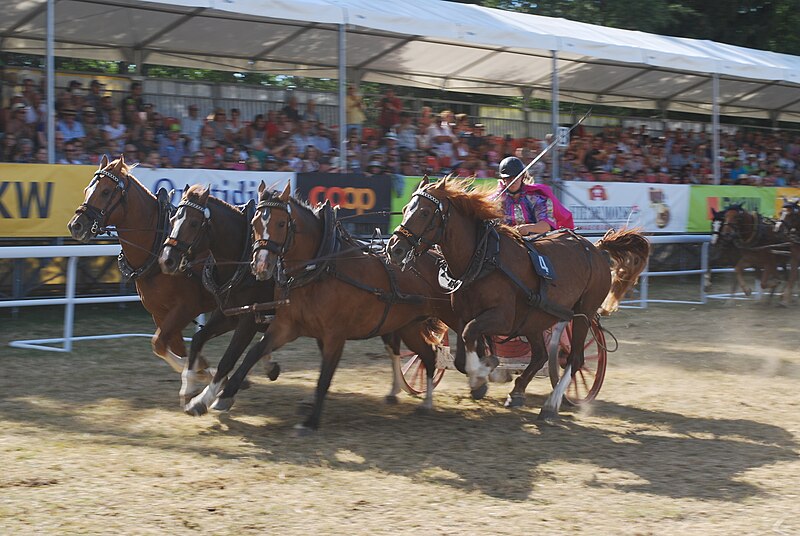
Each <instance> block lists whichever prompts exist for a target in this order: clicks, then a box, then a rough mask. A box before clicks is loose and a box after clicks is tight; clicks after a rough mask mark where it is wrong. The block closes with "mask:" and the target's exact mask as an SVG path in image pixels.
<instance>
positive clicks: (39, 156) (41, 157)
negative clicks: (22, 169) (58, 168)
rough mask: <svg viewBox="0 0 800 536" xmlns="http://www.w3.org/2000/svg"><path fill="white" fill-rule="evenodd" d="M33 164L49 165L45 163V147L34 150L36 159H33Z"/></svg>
mask: <svg viewBox="0 0 800 536" xmlns="http://www.w3.org/2000/svg"><path fill="white" fill-rule="evenodd" d="M33 162H34V164H49V162H48V161H47V148H46V147H39V148H38V149H36V157H35V158H34V161H33ZM56 162H57V160H56Z"/></svg>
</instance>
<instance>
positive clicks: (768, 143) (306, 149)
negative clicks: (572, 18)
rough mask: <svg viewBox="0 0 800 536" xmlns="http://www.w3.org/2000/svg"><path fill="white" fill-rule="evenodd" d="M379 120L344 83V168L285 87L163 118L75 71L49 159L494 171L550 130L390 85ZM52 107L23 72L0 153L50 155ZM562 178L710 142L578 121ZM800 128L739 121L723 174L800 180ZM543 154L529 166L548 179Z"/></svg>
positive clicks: (657, 165) (693, 151) (313, 114)
mask: <svg viewBox="0 0 800 536" xmlns="http://www.w3.org/2000/svg"><path fill="white" fill-rule="evenodd" d="M374 106H376V108H377V109H376V110H375V112H376V115H377V120H376V121H375V123H374V124H368V123H367V115H368V114H367V109H366V105H365V103H364V100H363V99H362V97H361V96H360V95H359V93H358V91H357V89H356V88H355V87H353V86H349V87H348V90H347V101H346V118H347V125H346V128H347V149H346V150H347V154H346V157H347V158H346V161H347V169H343V168H342V165H341V163H342V158H341V157H340V154H339V148H338V132H337V131H336V130H335V129H331V128H329V127H328V125H325V124H324V123H323V122H322V121H321V120H320V115H319V113H318V111H317V110H316V105H315V103H314V101H313V100H308V101H307V102H306V103H304V104H303V105H302V107H301V106H300V105H299V103H298V101H297V99H296V97H295V96H294V95H290V96H289V97H288V99H287V102H286V105H285V106H284V107H283V108H282V109H280V110H269V111H266V112H265V113H264V114H258V115H256V116H255V117H250V118H243V117H241V114H240V112H239V110H238V109H236V108H231V109H229V110H224V109H216V110H213V111H212V112H211V113H210V114H209V115H207V116H206V115H204V114H205V112H206V111H204V112H203V113H201V111H200V110H199V108H198V106H197V105H196V104H190V105H189V106H188V107H187V113H186V115H185V116H184V117H165V116H164V115H163V114H161V113H160V112H159V111H158V110H156V109H155V107H154V106H153V105H152V104H150V103H148V102H147V100H146V99H145V97H144V95H143V93H142V85H141V83H140V82H133V83H132V84H131V86H130V91H129V93H128V94H126V95H124V96H123V97H122V99H120V100H118V101H117V102H115V101H114V99H113V97H112V96H111V95H109V94H107V93H106V92H105V91H104V86H103V84H102V83H100V82H99V81H97V80H93V81H92V82H91V83H90V85H89V87H88V88H84V87H83V84H82V83H81V82H80V81H77V80H74V81H72V82H71V83H70V84H69V86H68V87H67V88H65V89H63V90H62V91H61V92H60V93H59V94H58V95H57V98H56V112H57V120H56V133H55V155H56V162H57V163H61V164H96V163H97V162H98V160H99V158H100V156H102V155H103V154H109V155H117V154H124V155H125V159H126V161H128V162H139V163H140V165H141V166H144V167H155V168H198V169H225V170H250V171H295V172H351V173H363V174H365V175H376V174H398V175H407V176H420V175H422V174H426V173H427V174H429V175H443V174H448V173H452V174H456V175H459V176H464V177H472V176H474V177H478V178H491V177H495V176H496V173H497V166H498V163H499V162H500V161H501V160H502V159H503V158H505V157H506V156H511V155H514V156H518V157H519V158H521V159H522V160H523V162H525V163H526V164H527V163H528V162H530V161H531V160H533V159H534V158H535V157H536V156H537V155H538V154H539V153H540V152H541V151H542V150H544V148H545V147H547V146H548V145H549V144H550V141H551V139H550V137H549V136H548V137H546V138H545V139H543V140H539V139H535V138H522V139H513V138H512V137H511V136H508V135H506V136H496V135H489V134H487V132H486V131H485V129H484V126H483V125H482V124H480V123H474V122H471V121H470V118H469V117H468V116H467V115H466V114H454V113H453V112H451V111H449V110H442V111H437V112H435V111H434V110H432V109H431V108H429V107H423V108H422V109H421V110H420V111H418V112H415V113H412V112H411V110H408V109H405V108H404V105H403V101H402V99H400V98H399V97H397V96H396V95H395V94H394V92H393V90H391V89H388V90H387V91H386V92H385V94H384V95H382V96H381V97H380V98H379V99H377V100H376V101H375V103H374ZM46 118H47V109H46V106H45V104H44V103H43V99H42V92H41V88H39V87H37V86H36V84H35V83H34V82H33V80H30V79H26V80H25V81H24V83H23V86H22V88H21V90H20V91H19V93H17V94H14V96H13V97H12V99H11V102H10V104H9V106H8V107H6V108H4V109H3V110H2V113H1V114H0V133H1V134H2V141H1V143H0V161H2V162H17V163H47V147H46V143H47V137H46ZM561 151H562V160H561V170H560V171H561V173H560V175H561V177H562V178H563V179H564V180H582V181H619V182H658V183H680V184H711V183H712V182H713V161H712V154H711V153H712V144H711V140H710V136H709V135H708V134H706V133H705V132H684V131H682V130H680V129H677V130H674V131H665V132H659V133H658V134H657V135H656V134H653V133H650V132H649V131H647V130H646V129H645V128H644V127H641V128H638V129H637V128H620V127H606V128H604V129H602V131H599V132H598V131H589V130H585V129H583V128H580V127H579V128H578V129H576V130H575V131H573V132H572V136H571V140H570V143H569V145H568V146H567V147H565V148H562V149H561ZM799 164H800V135H797V134H793V133H789V132H786V131H771V132H765V131H752V132H751V131H740V132H737V133H735V134H723V135H722V136H721V156H720V166H721V172H722V173H721V177H722V183H723V184H750V185H763V186H798V185H800V165H799ZM550 171H551V170H550V158H549V157H548V158H542V159H540V160H539V161H538V162H537V163H536V164H534V165H533V166H532V172H533V174H534V176H536V177H537V179H538V180H545V181H546V180H548V179H549V178H550V174H551V173H550Z"/></svg>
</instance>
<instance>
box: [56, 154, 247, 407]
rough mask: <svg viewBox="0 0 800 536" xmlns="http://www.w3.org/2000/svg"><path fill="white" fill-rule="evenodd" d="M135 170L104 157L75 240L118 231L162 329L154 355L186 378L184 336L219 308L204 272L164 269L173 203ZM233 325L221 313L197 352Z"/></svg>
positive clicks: (196, 341)
mask: <svg viewBox="0 0 800 536" xmlns="http://www.w3.org/2000/svg"><path fill="white" fill-rule="evenodd" d="M131 169H132V167H131V166H128V165H127V164H125V161H124V159H123V158H122V156H120V158H119V159H117V160H114V161H112V162H109V161H108V158H106V157H105V156H103V159H102V160H101V162H100V167H99V168H98V169H97V171H96V172H95V174H94V177H93V178H92V180H91V181H90V182H89V185H88V186H87V187H86V189H85V198H84V202H83V204H81V206H79V207H78V209H77V210H76V211H75V215H74V216H73V217H72V219H71V220H70V221H69V224H68V227H69V230H70V233H71V234H72V237H73V238H74V239H76V240H80V241H81V242H88V241H89V240H91V239H92V238H94V237H95V236H97V234H98V233H99V232H101V231H103V230H105V228H106V227H107V226H114V227H116V230H117V235H118V236H119V241H120V244H121V245H122V253H120V258H119V264H120V269H121V270H122V271H123V275H124V276H126V277H129V278H131V279H133V280H135V282H136V290H137V292H138V293H139V296H140V297H141V299H142V305H144V308H145V309H147V311H148V312H149V313H150V314H151V315H152V317H153V321H154V322H155V324H156V332H155V334H154V335H153V338H152V345H153V352H154V353H155V354H156V355H157V356H158V357H160V358H162V359H163V360H164V361H166V362H167V364H169V366H170V367H172V369H173V370H174V371H176V372H179V373H180V372H183V369H184V365H185V359H184V356H185V355H186V346H185V345H184V342H183V336H182V334H181V331H182V330H183V328H185V327H186V326H187V325H188V324H189V323H190V322H191V321H192V320H193V319H194V318H196V317H197V316H198V315H200V314H202V313H205V312H208V311H212V310H214V309H216V308H217V303H216V301H215V300H214V297H213V296H212V295H211V294H210V293H209V292H207V291H206V290H205V289H204V288H203V285H202V283H201V282H200V277H199V275H200V274H199V272H191V271H190V272H185V273H184V274H183V275H182V276H181V277H170V276H168V275H165V274H162V273H161V271H160V270H159V269H158V265H157V259H158V254H159V252H160V251H161V244H162V242H163V241H164V238H165V237H166V234H167V232H168V228H169V217H170V210H169V201H168V199H165V198H166V196H164V198H159V199H157V198H156V196H154V195H153V194H152V193H150V191H149V190H148V189H147V188H145V187H144V185H142V183H140V182H139V181H138V180H136V178H135V177H134V176H133V175H132V174H131ZM134 267H136V268H134ZM229 326H230V323H229V321H228V319H227V318H226V317H225V316H224V315H223V314H222V313H221V312H219V311H215V312H214V313H213V314H212V315H211V316H210V317H209V319H208V321H207V323H206V325H205V326H203V328H202V329H201V330H199V331H198V332H197V333H195V335H194V336H193V337H192V345H191V353H192V354H193V355H199V353H200V351H201V349H202V347H203V345H204V344H205V343H206V342H207V341H208V340H209V339H210V338H212V337H215V336H217V335H220V334H221V333H225V332H227V331H229V330H230V329H232V328H231V327H229ZM198 359H199V364H198V366H197V367H196V368H197V371H198V373H199V374H200V376H201V379H206V378H210V376H211V375H210V374H209V373H208V372H206V368H207V367H208V364H207V363H206V361H205V359H204V358H202V356H199V357H198ZM184 394H185V395H187V396H188V395H191V394H193V393H184Z"/></svg>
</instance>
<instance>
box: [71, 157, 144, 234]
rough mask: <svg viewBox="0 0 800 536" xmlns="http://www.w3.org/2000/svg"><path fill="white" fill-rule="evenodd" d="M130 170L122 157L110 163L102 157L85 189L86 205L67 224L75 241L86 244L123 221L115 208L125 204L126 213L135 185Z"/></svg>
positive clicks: (84, 202) (106, 158)
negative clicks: (130, 190)
mask: <svg viewBox="0 0 800 536" xmlns="http://www.w3.org/2000/svg"><path fill="white" fill-rule="evenodd" d="M130 169H131V168H130V167H129V166H127V165H126V164H125V160H124V159H123V157H122V155H120V157H119V158H118V159H116V160H113V161H111V162H109V160H108V157H107V156H106V155H103V158H102V159H101V160H100V165H99V167H98V168H97V171H95V172H94V175H93V176H92V180H91V181H89V185H88V186H87V187H86V188H84V190H83V191H84V199H83V203H82V204H81V205H80V206H79V207H78V208H77V209H76V210H75V215H74V216H72V219H70V220H69V223H68V224H67V227H68V228H69V232H70V234H71V235H72V238H74V239H75V240H79V241H81V242H84V243H86V242H88V241H89V240H91V239H92V238H94V237H95V236H97V234H98V233H100V232H102V231H104V230H105V228H106V227H107V226H108V225H117V223H118V222H119V221H121V217H120V215H119V212H118V211H117V210H116V209H117V207H119V206H120V205H122V206H123V211H124V207H125V204H126V203H125V202H126V200H127V195H128V190H129V189H130V186H131V182H132V181H131V178H130V175H129V172H130Z"/></svg>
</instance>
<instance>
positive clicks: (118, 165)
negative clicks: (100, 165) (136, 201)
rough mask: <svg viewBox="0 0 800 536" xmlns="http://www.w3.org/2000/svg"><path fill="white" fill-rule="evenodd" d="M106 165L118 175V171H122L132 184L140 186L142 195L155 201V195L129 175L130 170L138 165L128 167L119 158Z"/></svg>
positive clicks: (131, 174)
mask: <svg viewBox="0 0 800 536" xmlns="http://www.w3.org/2000/svg"><path fill="white" fill-rule="evenodd" d="M108 165H109V167H111V168H112V169H113V170H114V171H116V172H117V174H118V175H119V174H120V171H124V172H125V175H126V176H127V177H128V178H129V179H131V180H132V181H133V182H135V183H136V184H138V185H139V186H141V188H140V189H141V191H142V192H143V193H145V194H146V195H148V196H150V197H152V198H153V199H155V198H156V196H155V194H154V193H153V192H151V191H150V189H149V188H148V187H147V186H145V185H144V184H142V183H141V181H139V179H137V178H136V177H134V176H133V173H131V170H132V169H133V168H135V167H136V166H138V165H139V164H138V163H136V164H131V165H128V164H126V163H125V162H123V161H122V159H120V158H115V159H114V160H112V161H111V162H109V164H108Z"/></svg>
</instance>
